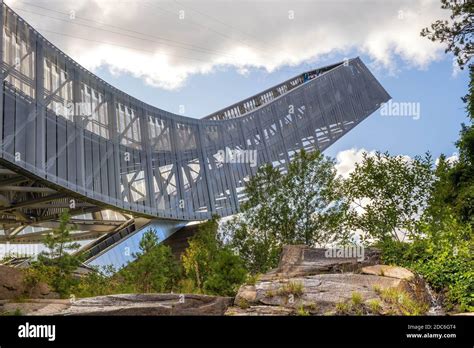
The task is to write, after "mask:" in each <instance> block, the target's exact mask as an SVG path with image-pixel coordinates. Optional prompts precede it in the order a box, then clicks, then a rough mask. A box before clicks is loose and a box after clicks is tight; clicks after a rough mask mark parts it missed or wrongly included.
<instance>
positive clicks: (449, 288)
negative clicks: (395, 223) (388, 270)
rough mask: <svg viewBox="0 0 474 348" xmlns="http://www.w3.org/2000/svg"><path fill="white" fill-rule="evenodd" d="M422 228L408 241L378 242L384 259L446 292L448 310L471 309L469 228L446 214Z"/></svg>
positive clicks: (473, 280)
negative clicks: (416, 273)
mask: <svg viewBox="0 0 474 348" xmlns="http://www.w3.org/2000/svg"><path fill="white" fill-rule="evenodd" d="M421 231H422V234H421V237H419V238H417V239H416V240H414V241H413V242H411V243H406V242H398V241H393V240H385V241H384V242H383V243H379V244H378V246H379V247H380V248H381V249H382V259H383V261H384V262H385V263H389V264H396V265H400V266H403V267H407V268H410V269H412V270H414V271H416V272H418V273H419V274H421V275H422V276H423V278H424V279H425V280H426V281H427V282H428V284H429V285H430V286H431V287H433V288H434V289H435V290H437V291H442V292H444V293H445V300H444V305H445V307H446V308H447V309H448V310H460V311H471V312H472V311H474V295H473V294H474V261H473V256H472V249H473V246H474V244H473V238H472V236H473V235H472V228H471V227H470V225H469V224H466V223H460V222H459V221H457V219H455V218H454V217H452V216H450V215H446V216H444V217H443V218H441V219H438V220H437V221H436V223H432V222H425V223H424V224H422V225H421Z"/></svg>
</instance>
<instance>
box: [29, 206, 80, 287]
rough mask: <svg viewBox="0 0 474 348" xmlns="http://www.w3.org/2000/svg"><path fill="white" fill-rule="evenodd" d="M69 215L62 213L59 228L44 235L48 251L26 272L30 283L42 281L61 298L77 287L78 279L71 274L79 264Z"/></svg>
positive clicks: (40, 255) (76, 244)
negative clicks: (74, 252)
mask: <svg viewBox="0 0 474 348" xmlns="http://www.w3.org/2000/svg"><path fill="white" fill-rule="evenodd" d="M73 228H74V226H73V225H72V224H71V223H70V215H69V213H68V212H67V211H65V212H63V213H62V214H61V215H60V218H59V226H58V228H56V229H53V231H52V232H51V233H49V234H47V235H46V237H45V238H44V241H43V243H44V245H45V247H47V248H48V250H46V251H43V252H41V253H40V254H39V255H38V260H37V261H36V262H34V263H33V265H32V267H31V269H29V270H28V271H27V279H28V280H29V281H30V283H35V282H37V281H44V282H46V283H48V284H49V285H51V286H52V288H53V289H54V290H55V291H57V292H58V293H59V294H60V295H61V296H69V295H70V294H71V290H72V288H73V287H74V286H75V285H77V283H78V278H77V277H75V276H74V275H73V272H74V271H75V270H76V269H77V267H78V266H79V265H80V264H81V262H80V259H79V257H77V256H75V255H74V254H73V251H75V250H77V249H78V248H79V246H80V245H79V244H78V243H74V242H73V239H72V236H71V230H72V229H73Z"/></svg>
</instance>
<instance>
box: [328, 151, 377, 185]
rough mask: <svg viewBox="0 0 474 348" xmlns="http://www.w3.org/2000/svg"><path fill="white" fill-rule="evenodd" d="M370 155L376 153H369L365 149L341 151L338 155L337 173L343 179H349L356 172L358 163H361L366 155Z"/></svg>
mask: <svg viewBox="0 0 474 348" xmlns="http://www.w3.org/2000/svg"><path fill="white" fill-rule="evenodd" d="M366 152H367V153H368V154H369V156H372V155H374V154H375V151H374V150H372V151H367V150H365V149H355V148H352V149H348V150H343V151H339V152H338V153H337V155H336V165H335V167H336V171H337V173H338V174H339V175H341V176H342V177H343V178H348V177H349V175H350V174H351V173H352V172H353V171H354V169H355V165H356V163H360V162H361V161H362V158H363V154H364V153H366Z"/></svg>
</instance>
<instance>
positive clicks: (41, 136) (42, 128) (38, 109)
mask: <svg viewBox="0 0 474 348" xmlns="http://www.w3.org/2000/svg"><path fill="white" fill-rule="evenodd" d="M43 50H44V45H43V40H41V39H39V38H36V56H35V73H36V79H35V82H36V86H35V91H36V98H35V99H36V105H35V107H34V108H33V110H34V111H32V112H34V113H36V168H37V170H38V171H39V172H40V175H42V176H43V177H46V110H45V108H46V106H45V105H44V51H43Z"/></svg>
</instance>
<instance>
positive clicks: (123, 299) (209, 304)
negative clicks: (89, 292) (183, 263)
mask: <svg viewBox="0 0 474 348" xmlns="http://www.w3.org/2000/svg"><path fill="white" fill-rule="evenodd" d="M231 303H232V298H231V297H219V296H206V295H196V294H182V295H180V294H123V295H107V296H97V297H90V298H84V299H79V300H75V301H71V302H69V303H68V304H67V306H66V307H67V308H60V310H58V311H54V310H53V311H50V312H49V313H48V311H47V310H48V308H46V309H42V310H40V311H36V312H33V313H30V314H33V315H35V314H36V315H48V314H50V315H100V316H102V315H132V316H139V315H150V316H153V315H223V314H224V313H225V311H226V310H227V307H229V306H230V305H231ZM61 304H65V303H61ZM49 308H50V309H51V308H52V307H51V306H50V307H49ZM53 309H54V308H53Z"/></svg>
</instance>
